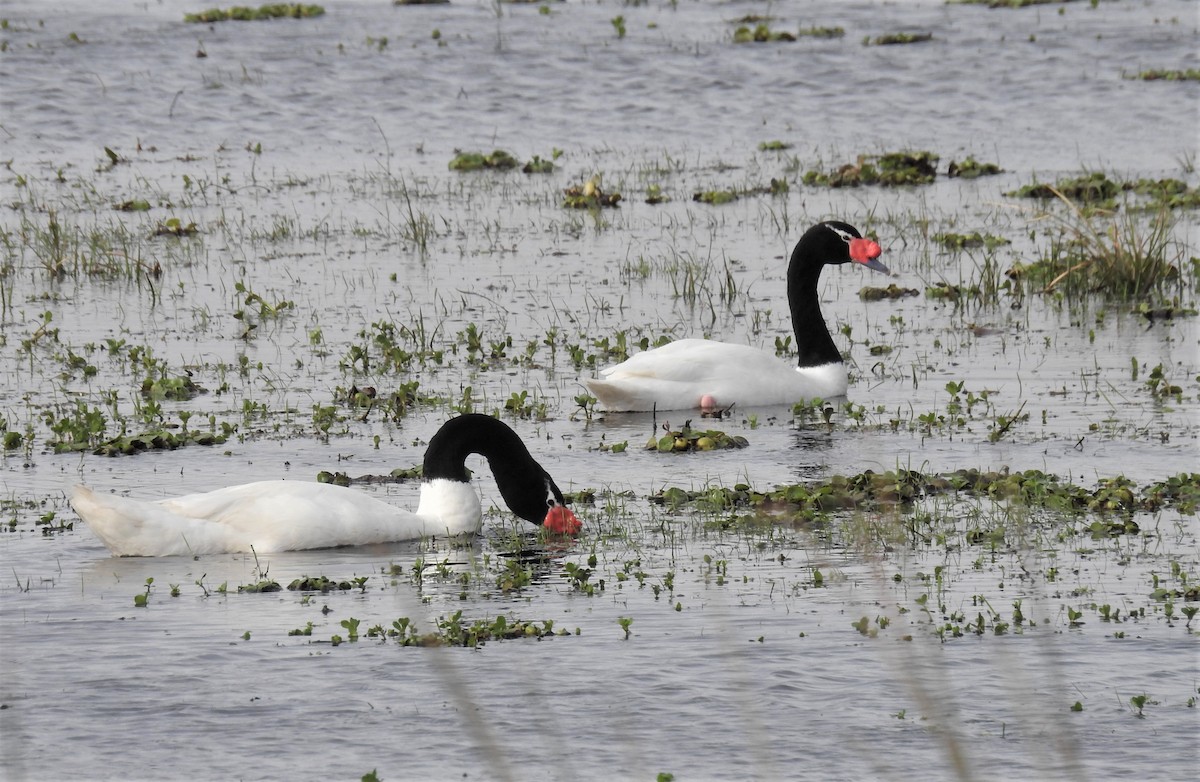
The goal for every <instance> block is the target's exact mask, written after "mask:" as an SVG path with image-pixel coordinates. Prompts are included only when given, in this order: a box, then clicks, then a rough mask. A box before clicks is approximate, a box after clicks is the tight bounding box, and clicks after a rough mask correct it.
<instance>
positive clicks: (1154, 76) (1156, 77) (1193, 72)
mask: <svg viewBox="0 0 1200 782" xmlns="http://www.w3.org/2000/svg"><path fill="white" fill-rule="evenodd" d="M1121 75H1122V76H1123V77H1124V78H1126V79H1138V80H1140V81H1200V69H1197V68H1188V69H1187V70H1166V69H1163V68H1158V69H1153V70H1148V71H1140V72H1138V73H1133V74H1129V73H1122V74H1121Z"/></svg>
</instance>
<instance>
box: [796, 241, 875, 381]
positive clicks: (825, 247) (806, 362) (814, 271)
mask: <svg viewBox="0 0 1200 782" xmlns="http://www.w3.org/2000/svg"><path fill="white" fill-rule="evenodd" d="M830 226H836V227H837V228H838V229H840V230H841V231H843V232H846V233H850V234H851V235H853V236H856V237H857V236H858V235H859V234H858V231H856V230H855V229H854V228H853V226H850V225H848V224H846V223H841V222H829V223H818V224H817V225H814V226H813V227H812V228H809V229H808V230H807V231H805V232H804V235H803V236H801V237H800V241H798V242H796V248H795V249H794V250H792V258H791V261H790V262H789V263H788V305H789V306H790V307H791V310H792V328H793V329H794V330H795V333H796V350H797V351H798V352H799V354H800V355H799V358H798V361H797V366H800V367H818V366H821V365H823V364H833V363H841V361H842V354H841V353H840V352H839V351H838V349H837V345H835V344H833V337H832V336H830V334H829V328H828V327H827V326H826V325H825V318H824V317H823V316H822V315H821V302H820V300H819V299H818V297H817V282H818V280H820V277H821V270H822V269H824V268H825V266H826V265H827V264H841V263H846V262H847V261H849V260H850V251H849V245H847V243H846V241H845V240H844V239H843V238H842V237H841V236H840V235H839V234H838V233H837V232H835V231H833V230H832V229H831V228H830Z"/></svg>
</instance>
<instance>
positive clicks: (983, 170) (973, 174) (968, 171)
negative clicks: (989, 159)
mask: <svg viewBox="0 0 1200 782" xmlns="http://www.w3.org/2000/svg"><path fill="white" fill-rule="evenodd" d="M1002 173H1004V169H1002V168H1000V166H998V165H996V164H995V163H980V162H979V161H978V160H976V159H975V156H974V155H971V156H970V157H968V158H967V159H966V160H964V161H963V162H961V163H959V162H956V161H954V160H951V161H950V166H949V167H948V168H947V169H946V176H948V177H951V178H954V177H960V178H962V179H976V178H978V177H981V176H992V175H993V174H1002Z"/></svg>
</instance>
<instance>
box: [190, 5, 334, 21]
mask: <svg viewBox="0 0 1200 782" xmlns="http://www.w3.org/2000/svg"><path fill="white" fill-rule="evenodd" d="M324 13H325V9H324V8H323V7H322V6H319V5H311V4H305V3H268V4H267V5H261V6H259V7H258V8H250V7H247V6H241V5H235V6H233V7H231V8H213V9H210V10H208V11H200V12H198V13H194V14H184V15H183V21H185V22H191V23H194V24H208V23H211V22H227V21H234V22H256V21H261V20H264V19H307V18H310V17H315V16H322V15H323V14H324Z"/></svg>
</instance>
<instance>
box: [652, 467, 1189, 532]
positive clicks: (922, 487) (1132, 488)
mask: <svg viewBox="0 0 1200 782" xmlns="http://www.w3.org/2000/svg"><path fill="white" fill-rule="evenodd" d="M953 494H964V495H970V496H977V497H990V498H993V499H996V500H1004V501H1007V502H1010V503H1020V504H1022V505H1024V506H1027V507H1030V508H1044V509H1046V510H1051V511H1058V512H1080V513H1083V512H1086V513H1122V514H1125V513H1129V512H1133V511H1145V512H1154V511H1157V510H1159V509H1161V508H1164V507H1174V508H1175V509H1177V510H1178V511H1179V512H1180V513H1185V514H1195V513H1196V512H1197V509H1198V508H1200V473H1180V474H1178V475H1175V476H1172V477H1170V478H1167V479H1166V480H1163V481H1156V482H1154V483H1150V484H1147V485H1146V486H1143V487H1141V488H1140V489H1139V488H1138V486H1137V484H1136V483H1135V482H1134V481H1131V480H1129V479H1128V478H1125V477H1124V476H1117V477H1114V478H1104V479H1101V480H1100V481H1099V483H1098V484H1097V486H1096V487H1095V488H1093V489H1089V488H1085V487H1083V486H1078V485H1076V484H1073V483H1070V482H1069V481H1063V480H1062V479H1060V478H1059V477H1058V476H1056V475H1052V474H1047V473H1044V472H1042V471H1041V470H1025V471H1024V472H1009V471H1008V470H1007V469H1005V470H998V471H996V470H992V471H982V470H978V469H963V470H955V471H954V472H949V473H935V474H927V473H922V472H920V471H918V470H903V469H902V470H895V471H891V470H889V471H887V472H882V473H876V472H872V471H870V470H868V471H866V472H863V473H860V474H858V475H851V476H845V475H832V476H830V477H829V478H826V479H824V480H821V481H817V482H815V483H812V484H802V483H797V484H789V485H784V486H777V487H776V488H774V489H772V490H770V491H757V490H755V489H753V488H751V487H750V486H748V485H747V484H744V483H742V484H737V485H735V486H734V487H733V488H727V487H710V488H705V489H697V490H689V489H681V488H679V487H669V488H666V489H662V490H660V491H659V492H658V493H656V494H653V495H651V496H650V498H649V499H650V502H652V503H654V504H656V505H669V506H672V507H678V506H681V505H684V504H692V503H694V504H698V505H700V506H702V507H708V508H720V509H729V508H735V507H762V506H766V507H770V508H772V509H776V510H777V509H780V508H784V507H787V506H791V507H793V508H795V509H798V510H803V511H831V510H840V509H853V510H877V509H879V508H884V507H889V506H893V505H896V504H909V503H913V502H916V501H917V500H919V499H922V498H925V497H931V496H937V495H953ZM1119 527H1120V531H1119V534H1130V533H1136V532H1137V531H1138V529H1137V524H1136V523H1134V522H1133V521H1132V519H1128V518H1123V519H1121V520H1120V525H1119ZM1105 529H1106V530H1108V531H1109V532H1114V531H1115V530H1116V527H1106V528H1105Z"/></svg>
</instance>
